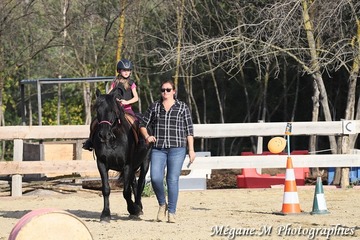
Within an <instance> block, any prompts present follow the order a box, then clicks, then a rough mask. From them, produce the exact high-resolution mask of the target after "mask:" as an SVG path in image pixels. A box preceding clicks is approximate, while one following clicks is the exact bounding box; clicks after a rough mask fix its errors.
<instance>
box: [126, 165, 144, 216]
mask: <svg viewBox="0 0 360 240" xmlns="http://www.w3.org/2000/svg"><path fill="white" fill-rule="evenodd" d="M123 175H124V190H123V196H124V198H125V200H126V203H127V210H128V212H129V213H130V215H132V216H139V215H140V212H141V208H140V207H139V206H138V205H136V204H134V202H133V200H132V199H131V185H132V183H133V181H134V178H135V174H134V172H133V170H132V169H131V168H130V166H128V165H127V166H125V167H124V171H123Z"/></svg>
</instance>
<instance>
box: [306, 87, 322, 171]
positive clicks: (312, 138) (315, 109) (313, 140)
mask: <svg viewBox="0 0 360 240" xmlns="http://www.w3.org/2000/svg"><path fill="white" fill-rule="evenodd" d="M313 90H314V93H313V97H312V102H313V109H312V119H311V121H312V122H317V121H318V119H319V107H320V103H319V95H320V93H319V88H318V87H317V84H316V82H315V81H313ZM316 140H317V136H316V135H311V136H310V140H309V151H310V152H311V154H316ZM318 171H319V168H312V169H311V175H312V176H313V177H315V176H317V174H318Z"/></svg>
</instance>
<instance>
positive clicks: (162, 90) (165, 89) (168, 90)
mask: <svg viewBox="0 0 360 240" xmlns="http://www.w3.org/2000/svg"><path fill="white" fill-rule="evenodd" d="M171 90H172V88H162V89H161V92H165V91H167V92H171Z"/></svg>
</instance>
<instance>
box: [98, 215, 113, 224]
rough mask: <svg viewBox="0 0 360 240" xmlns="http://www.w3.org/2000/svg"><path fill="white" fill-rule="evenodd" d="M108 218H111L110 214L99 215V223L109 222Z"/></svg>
mask: <svg viewBox="0 0 360 240" xmlns="http://www.w3.org/2000/svg"><path fill="white" fill-rule="evenodd" d="M110 220H111V216H106V217H100V222H101V223H110Z"/></svg>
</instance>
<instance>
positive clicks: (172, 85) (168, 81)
mask: <svg viewBox="0 0 360 240" xmlns="http://www.w3.org/2000/svg"><path fill="white" fill-rule="evenodd" d="M165 83H169V84H170V85H171V87H172V89H173V90H175V83H174V82H173V81H172V80H165V81H163V82H162V83H161V85H160V90H161V88H162V86H163V85H164V84H165Z"/></svg>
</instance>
